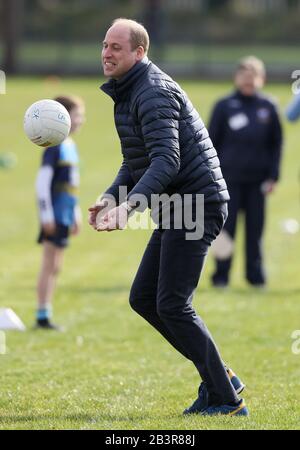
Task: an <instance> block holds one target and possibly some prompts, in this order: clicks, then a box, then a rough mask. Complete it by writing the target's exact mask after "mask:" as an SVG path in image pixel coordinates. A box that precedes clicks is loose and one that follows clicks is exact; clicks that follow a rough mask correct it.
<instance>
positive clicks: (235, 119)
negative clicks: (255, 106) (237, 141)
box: [228, 112, 249, 131]
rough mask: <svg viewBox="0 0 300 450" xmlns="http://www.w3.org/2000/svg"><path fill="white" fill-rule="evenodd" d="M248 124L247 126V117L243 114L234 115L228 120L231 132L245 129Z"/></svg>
mask: <svg viewBox="0 0 300 450" xmlns="http://www.w3.org/2000/svg"><path fill="white" fill-rule="evenodd" d="M248 124H249V119H248V116H247V115H246V114H245V113H243V112H239V113H237V114H234V115H233V116H231V117H229V119H228V125H229V127H230V128H231V129H232V130H233V131H238V130H240V129H242V128H245V127H246V126H247V125H248Z"/></svg>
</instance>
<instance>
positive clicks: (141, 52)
mask: <svg viewBox="0 0 300 450" xmlns="http://www.w3.org/2000/svg"><path fill="white" fill-rule="evenodd" d="M144 56H145V49H144V47H142V46H141V45H139V46H138V48H137V49H136V59H137V61H141V60H142V59H143V58H144Z"/></svg>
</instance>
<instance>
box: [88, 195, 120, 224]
mask: <svg viewBox="0 0 300 450" xmlns="http://www.w3.org/2000/svg"><path fill="white" fill-rule="evenodd" d="M115 207H116V202H115V201H114V200H113V199H110V198H103V199H101V200H100V201H97V202H96V204H95V205H93V206H91V207H90V208H89V209H88V211H89V217H88V222H89V224H90V225H91V226H92V227H93V228H94V230H97V226H98V224H99V223H100V222H101V220H102V218H103V217H104V216H105V215H106V214H107V212H108V211H109V210H111V209H113V208H115Z"/></svg>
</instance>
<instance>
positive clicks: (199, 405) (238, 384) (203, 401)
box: [183, 367, 246, 414]
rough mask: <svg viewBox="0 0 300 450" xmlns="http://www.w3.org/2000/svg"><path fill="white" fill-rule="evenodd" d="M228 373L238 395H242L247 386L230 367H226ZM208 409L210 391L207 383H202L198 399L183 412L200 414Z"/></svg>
mask: <svg viewBox="0 0 300 450" xmlns="http://www.w3.org/2000/svg"><path fill="white" fill-rule="evenodd" d="M226 372H227V373H228V376H229V378H230V381H231V384H232V386H233V387H234V389H235V391H236V393H237V394H240V393H241V392H242V391H243V390H244V389H245V387H246V385H245V384H244V383H243V382H242V381H241V380H240V378H239V377H238V376H237V375H236V374H235V373H234V372H233V370H232V369H230V367H226ZM207 408H208V391H207V387H206V383H205V382H202V383H201V384H200V386H199V390H198V398H197V399H196V400H195V401H194V403H193V404H192V405H191V406H190V407H189V408H186V409H185V410H184V411H183V414H199V413H202V412H203V411H204V410H206V409H207Z"/></svg>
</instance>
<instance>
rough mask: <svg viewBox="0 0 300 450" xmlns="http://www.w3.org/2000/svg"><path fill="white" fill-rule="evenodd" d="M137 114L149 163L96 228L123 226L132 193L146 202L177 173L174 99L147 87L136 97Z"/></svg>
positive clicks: (176, 104)
mask: <svg viewBox="0 0 300 450" xmlns="http://www.w3.org/2000/svg"><path fill="white" fill-rule="evenodd" d="M137 115H138V121H139V124H140V126H141V130H142V135H143V140H144V145H145V150H146V151H147V154H148V156H149V159H150V165H149V167H148V169H147V170H146V172H145V173H144V175H143V176H142V177H141V178H140V180H139V181H138V182H137V184H136V185H135V186H134V188H133V189H132V190H131V191H130V192H129V194H128V196H127V201H126V202H124V203H122V204H121V205H120V206H118V207H117V208H114V209H113V210H111V211H109V212H108V213H107V214H106V216H105V217H104V218H103V221H102V223H100V224H99V226H98V227H97V230H98V231H113V230H116V229H123V228H125V226H126V224H127V220H128V217H129V214H130V212H131V211H132V210H133V209H135V206H136V200H137V198H136V196H137V195H140V196H143V197H144V199H145V200H146V201H147V204H148V205H150V203H151V195H153V194H160V193H162V192H164V190H165V189H166V187H167V186H168V185H169V184H170V183H171V182H172V181H173V180H174V178H175V177H176V176H177V174H178V171H179V168H180V149H179V116H180V103H179V102H178V100H176V99H175V98H174V96H173V95H172V94H170V93H169V92H167V91H165V90H155V89H149V90H148V91H146V93H145V92H144V93H143V96H142V97H141V98H140V99H139V101H138V104H137ZM133 197H134V198H133ZM137 209H138V210H139V211H142V210H143V209H144V207H143V205H141V208H137Z"/></svg>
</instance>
